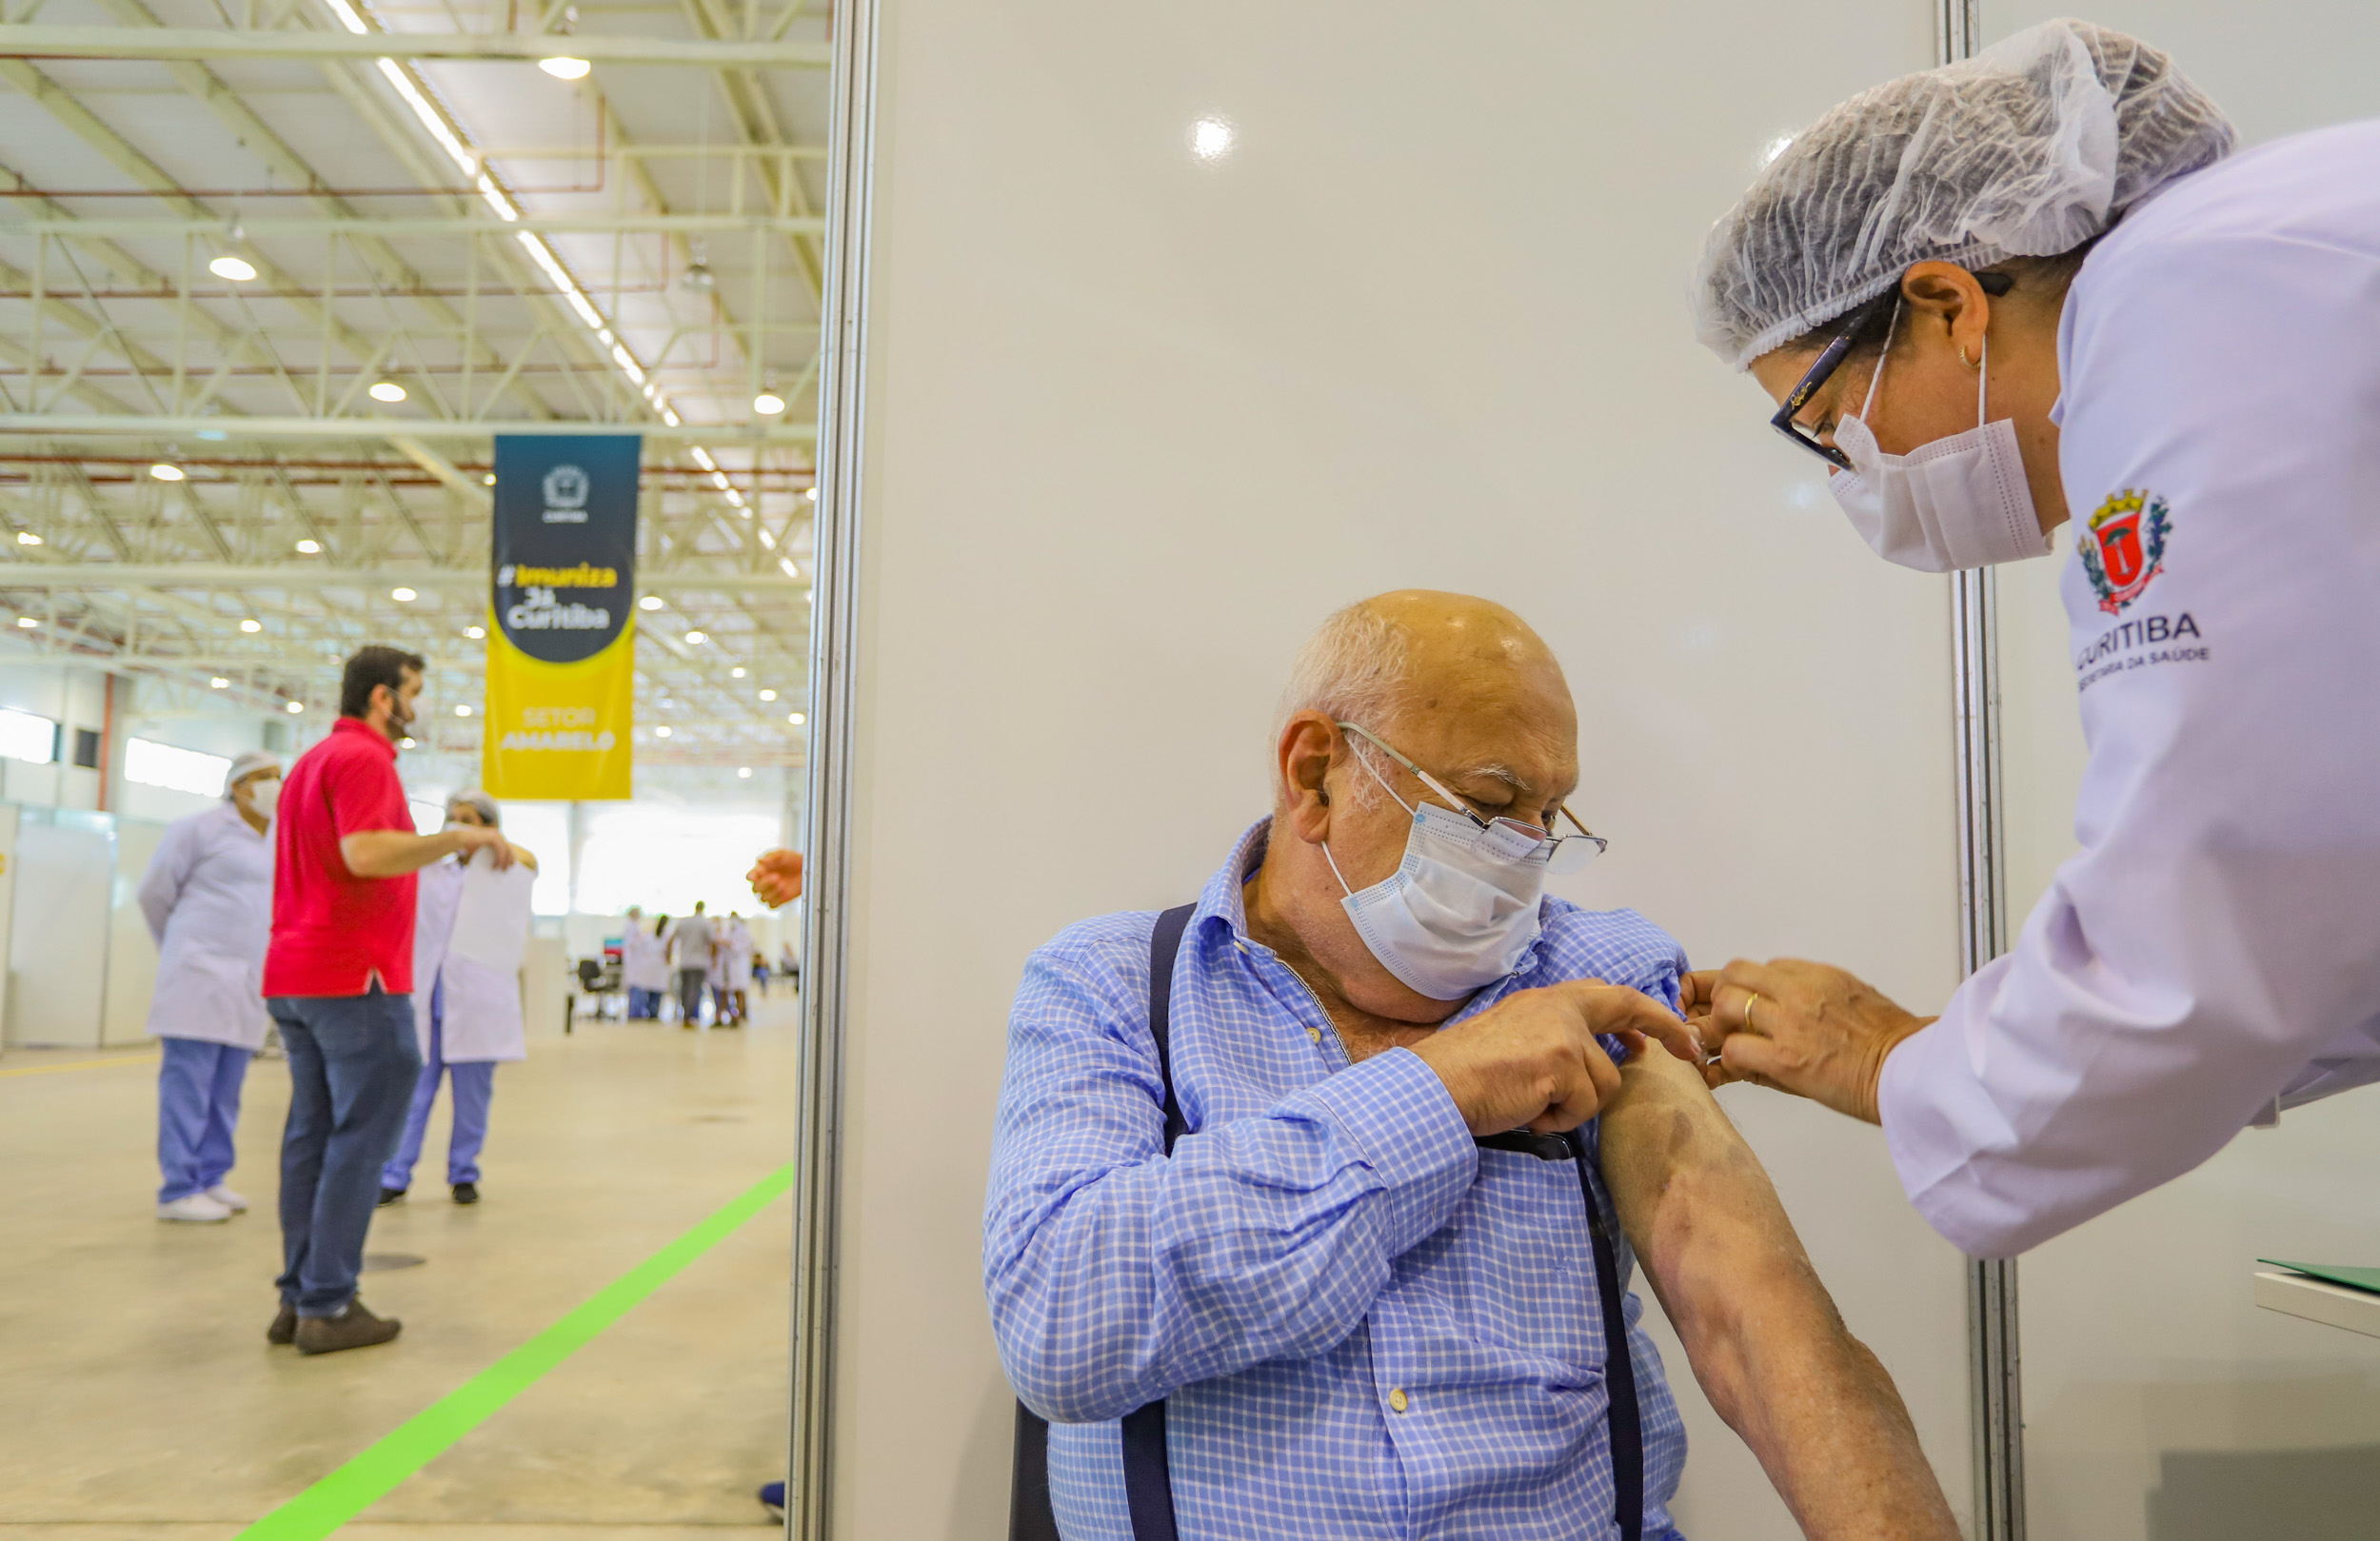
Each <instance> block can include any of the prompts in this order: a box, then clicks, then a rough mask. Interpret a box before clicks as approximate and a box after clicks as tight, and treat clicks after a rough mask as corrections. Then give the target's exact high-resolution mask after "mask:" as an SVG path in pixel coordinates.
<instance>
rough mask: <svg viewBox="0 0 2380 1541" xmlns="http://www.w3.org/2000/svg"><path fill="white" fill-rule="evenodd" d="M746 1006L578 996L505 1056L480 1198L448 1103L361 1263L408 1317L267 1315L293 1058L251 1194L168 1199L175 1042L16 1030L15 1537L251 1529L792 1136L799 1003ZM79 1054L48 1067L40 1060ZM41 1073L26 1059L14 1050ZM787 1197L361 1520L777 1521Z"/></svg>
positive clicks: (446, 1540)
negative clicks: (665, 1016)
mask: <svg viewBox="0 0 2380 1541" xmlns="http://www.w3.org/2000/svg"><path fill="white" fill-rule="evenodd" d="M755 1006H756V1010H755V1013H754V1017H755V1022H754V1025H753V1026H752V1027H751V1028H749V1029H746V1030H744V1031H743V1032H740V1033H705V1034H692V1033H684V1032H681V1031H680V1030H679V1029H678V1028H677V1027H676V1026H675V1025H674V1024H673V1025H670V1026H667V1027H662V1028H657V1027H654V1026H652V1025H650V1024H643V1025H639V1026H635V1027H629V1026H626V1025H624V1024H621V1023H616V1022H614V1023H597V1022H586V1021H582V1022H581V1023H580V1024H579V1029H578V1031H577V1032H576V1033H575V1034H573V1035H572V1036H570V1037H563V1036H562V1035H561V1034H560V1033H558V1032H557V1033H553V1034H551V1035H550V1036H548V1037H543V1038H539V1039H536V1040H534V1041H532V1043H531V1045H530V1051H529V1058H528V1060H527V1061H526V1063H523V1064H513V1065H506V1066H503V1067H501V1068H500V1069H499V1070H498V1071H497V1074H496V1094H495V1100H494V1107H493V1112H492V1114H491V1116H490V1119H489V1136H488V1141H487V1149H486V1153H485V1155H484V1156H483V1157H482V1166H483V1168H484V1171H485V1176H484V1177H483V1179H482V1184H481V1186H482V1189H483V1192H484V1193H485V1195H486V1198H485V1201H484V1202H483V1203H481V1204H480V1205H479V1206H478V1207H477V1208H472V1209H466V1208H461V1207H458V1206H457V1205H455V1204H454V1203H452V1202H451V1201H450V1200H449V1199H448V1197H447V1195H446V1182H445V1155H446V1103H445V1098H444V1097H443V1096H442V1098H441V1101H440V1106H439V1110H438V1113H437V1114H436V1115H435V1116H433V1118H432V1120H431V1124H430V1135H429V1139H428V1142H427V1147H426V1151H425V1153H424V1158H423V1162H422V1165H421V1167H420V1168H419V1169H418V1170H417V1171H416V1173H415V1176H414V1185H413V1190H412V1195H411V1196H410V1197H409V1198H407V1200H406V1201H405V1202H404V1203H402V1204H399V1205H396V1206H394V1207H392V1208H389V1209H387V1210H383V1211H381V1212H379V1214H378V1215H376V1217H375V1219H374V1222H373V1226H372V1234H371V1239H370V1242H369V1244H368V1246H367V1252H369V1253H374V1254H409V1255H416V1256H420V1257H422V1258H425V1259H426V1261H425V1262H424V1263H423V1264H422V1265H421V1266H419V1267H411V1268H405V1269H400V1270H393V1271H388V1272H378V1273H367V1274H366V1275H365V1278H364V1296H365V1299H366V1300H367V1302H368V1303H369V1304H370V1305H371V1306H372V1308H373V1309H374V1310H376V1311H378V1312H380V1313H382V1314H394V1315H396V1316H400V1317H402V1318H403V1319H404V1321H405V1334H404V1336H403V1337H401V1338H399V1339H398V1340H397V1341H396V1342H395V1343H393V1344H390V1345H388V1346H387V1347H385V1348H375V1349H367V1350H360V1351H357V1352H354V1353H340V1354H331V1355H326V1356H324V1357H322V1358H318V1359H306V1358H301V1357H300V1356H299V1355H298V1354H297V1353H295V1352H294V1351H292V1350H289V1349H274V1348H269V1347H268V1346H267V1344H266V1342H265V1337H264V1334H265V1327H266V1325H267V1323H268V1321H269V1320H270V1319H271V1317H272V1314H273V1309H274V1303H275V1302H274V1294H273V1289H272V1279H273V1276H274V1275H275V1274H277V1273H278V1272H279V1266H280V1250H279V1249H280V1237H279V1233H278V1228H277V1226H276V1225H275V1222H274V1219H273V1203H274V1194H275V1191H276V1188H277V1186H278V1184H277V1176H276V1170H277V1151H278V1147H279V1139H280V1131H281V1122H282V1116H283V1114H284V1111H285V1109H286V1108H287V1105H288V1075H287V1073H286V1071H285V1069H284V1066H283V1063H282V1062H281V1061H277V1060H259V1061H258V1062H257V1063H256V1064H255V1065H254V1067H253V1068H252V1069H251V1070H250V1072H249V1076H248V1096H247V1106H246V1108H245V1110H244V1112H243V1116H242V1118H241V1126H240V1134H239V1151H240V1160H239V1166H238V1169H237V1170H235V1171H234V1172H233V1173H232V1174H231V1176H230V1178H229V1182H230V1185H231V1186H232V1187H233V1188H236V1189H238V1190H240V1191H241V1192H242V1193H245V1194H246V1195H248V1198H249V1200H250V1201H251V1202H252V1203H253V1204H254V1205H255V1210H254V1212H252V1213H250V1214H248V1215H240V1216H238V1217H236V1218H234V1219H233V1220H231V1221H229V1222H228V1223H227V1224H224V1225H215V1226H190V1225H169V1224H164V1223H161V1222H159V1221H158V1220H156V1219H155V1218H154V1217H153V1215H154V1211H155V1191H156V1185H157V1171H156V1165H155V1159H154V1151H155V1141H156V1110H155V1096H156V1092H155V1068H154V1066H155V1060H154V1057H153V1056H152V1055H149V1054H146V1053H144V1054H138V1055H125V1056H121V1057H112V1058H110V1059H109V1060H108V1061H103V1062H101V1063H98V1064H92V1063H91V1061H92V1060H93V1059H94V1056H93V1055H92V1053H91V1052H90V1051H89V1050H82V1051H72V1052H50V1053H45V1052H40V1051H25V1052H18V1053H11V1054H10V1055H8V1056H7V1057H0V1238H5V1243H0V1452H5V1458H4V1459H0V1469H4V1470H5V1472H6V1480H5V1481H0V1541H64V1538H68V1537H72V1538H74V1541H98V1538H102V1537H104V1538H106V1541H229V1538H230V1537H232V1536H235V1535H237V1534H238V1533H239V1531H241V1530H242V1529H244V1528H245V1527H246V1526H247V1525H248V1524H249V1523H250V1522H252V1521H254V1520H256V1519H258V1518H260V1517H262V1516H263V1515H264V1514H265V1513H266V1512H267V1511H269V1510H271V1509H273V1508H274V1507H276V1506H277V1505H279V1504H281V1503H283V1502H285V1501H287V1500H288V1499H289V1498H290V1497H292V1496H294V1495H295V1494H297V1493H298V1492H301V1491H303V1490H304V1489H306V1488H307V1486H309V1485H310V1484H312V1483H313V1482H314V1481H316V1480H317V1479H319V1478H320V1477H322V1476H324V1475H325V1474H327V1473H328V1472H331V1471H332V1470H334V1469H336V1468H337V1467H339V1466H340V1465H341V1464H343V1463H344V1462H346V1461H347V1459H349V1458H350V1457H351V1456H353V1455H354V1454H356V1453H357V1452H360V1451H362V1450H363V1449H364V1448H365V1447H367V1445H369V1444H370V1443H372V1441H374V1440H375V1439H378V1438H379V1437H381V1436H382V1435H383V1434H386V1433H387V1432H388V1431H390V1430H391V1429H393V1428H395V1427H396V1426H397V1425H398V1424H400V1423H402V1422H403V1421H405V1420H406V1419H407V1417H410V1416H411V1415H412V1414H414V1413H418V1412H420V1411H421V1410H422V1409H423V1408H425V1407H426V1406H428V1405H429V1404H430V1403H432V1402H434V1401H436V1400H437V1399H438V1398H439V1397H441V1396H443V1395H445V1394H446V1393H448V1392H450V1391H452V1390H453V1389H454V1388H456V1387H457V1386H460V1385H462V1384H463V1383H464V1382H465V1381H466V1380H468V1379H470V1378H471V1377H472V1376H473V1375H474V1374H476V1373H479V1372H480V1371H482V1370H484V1369H486V1367H487V1366H488V1365H489V1364H490V1363H492V1362H493V1361H495V1360H496V1359H497V1358H498V1357H500V1356H501V1355H503V1354H504V1353H506V1352H507V1351H509V1350H511V1349H512V1348H514V1347H516V1346H518V1345H519V1344H521V1343H522V1342H524V1341H526V1340H527V1339H528V1338H530V1337H532V1336H534V1335H536V1334H537V1333H539V1332H540V1331H542V1330H543V1329H545V1327H547V1326H548V1325H550V1324H551V1323H552V1322H554V1321H555V1320H556V1319H557V1318H559V1317H560V1316H562V1315H563V1314H565V1312H567V1311H568V1310H569V1309H570V1308H571V1307H573V1306H575V1305H577V1304H578V1303H579V1302H581V1301H582V1300H584V1299H585V1298H586V1297H587V1296H588V1295H589V1294H593V1293H594V1292H595V1291H596V1290H597V1289H599V1288H600V1287H602V1286H603V1285H605V1284H606V1283H608V1282H609V1281H610V1280H612V1279H613V1278H615V1277H617V1276H618V1275H620V1274H623V1273H625V1271H626V1270H627V1269H629V1268H630V1267H631V1266H633V1265H634V1264H636V1263H638V1262H640V1261H642V1260H643V1259H644V1258H645V1257H646V1256H648V1255H651V1254H652V1253H654V1252H656V1251H658V1250H659V1249H660V1248H661V1247H663V1246H664V1244H666V1243H667V1242H669V1241H670V1240H672V1239H673V1238H675V1237H676V1236H677V1235H680V1234H681V1233H682V1232H684V1231H685V1230H686V1229H687V1228H688V1227H690V1226H692V1225H693V1224H695V1223H696V1222H697V1221H698V1220H700V1219H702V1218H703V1217H704V1215H708V1214H710V1213H711V1212H712V1211H714V1210H716V1209H718V1208H719V1207H720V1206H721V1205H723V1204H724V1203H726V1202H727V1201H728V1200H729V1199H731V1198H733V1197H735V1196H736V1195H739V1194H741V1193H743V1192H744V1190H745V1189H747V1188H749V1187H750V1186H751V1185H752V1184H753V1183H754V1182H756V1181H758V1180H759V1179H760V1178H762V1177H763V1176H766V1175H767V1174H768V1173H769V1172H771V1171H772V1170H774V1169H775V1168H777V1167H779V1166H781V1165H783V1163H784V1162H785V1161H787V1160H788V1159H790V1157H791V1155H792V1106H793V1086H794V1052H793V1051H794V1043H793V1005H792V1001H791V998H789V997H786V996H783V995H781V996H780V997H779V998H777V999H776V1000H774V1001H770V1002H766V1003H765V1004H763V1003H760V1002H755ZM50 1065H56V1066H58V1067H60V1068H57V1069H55V1070H54V1071H50V1070H49V1069H48V1068H47V1067H48V1066H50ZM28 1070H31V1071H35V1072H37V1073H35V1074H30V1075H20V1074H15V1073H16V1072H20V1071H28ZM791 1237H792V1225H791V1213H790V1208H789V1203H788V1200H786V1199H784V1198H782V1197H781V1198H779V1199H777V1200H776V1201H775V1202H773V1203H772V1204H771V1205H770V1206H769V1207H768V1208H767V1209H765V1210H764V1211H763V1212H762V1213H761V1214H760V1215H757V1216H755V1217H754V1218H753V1219H752V1220H750V1221H749V1222H747V1223H746V1224H745V1225H744V1227H743V1229H741V1230H740V1231H738V1232H736V1233H735V1234H734V1235H731V1236H729V1237H728V1238H727V1239H726V1240H724V1241H723V1242H721V1243H720V1244H719V1245H718V1246H717V1247H715V1248H714V1249H712V1250H711V1251H710V1252H709V1253H707V1254H705V1255H703V1256H702V1257H700V1258H698V1259H697V1260H696V1261H695V1262H694V1263H693V1264H692V1265H691V1266H689V1267H688V1268H687V1269H686V1270H685V1271H684V1273H682V1274H679V1275H678V1276H677V1277H676V1278H674V1279H671V1280H670V1281H669V1282H667V1283H665V1284H664V1285H663V1286H662V1287H661V1288H660V1290H659V1291H657V1292H656V1293H655V1294H653V1295H652V1296H651V1297H650V1298H648V1299H646V1300H645V1301H644V1302H643V1303H642V1304H640V1305H638V1306H637V1307H635V1308H634V1309H633V1310H631V1311H630V1312H629V1313H628V1314H626V1315H625V1316H624V1317H622V1318H621V1319H620V1320H619V1321H617V1322H615V1323H614V1324H613V1325H612V1326H611V1327H610V1328H608V1329H607V1330H606V1331H605V1332H604V1333H603V1334H602V1335H600V1336H599V1337H597V1338H596V1339H595V1340H594V1341H593V1342H591V1343H589V1344H588V1345H587V1346H586V1347H585V1348H583V1349H582V1350H580V1351H579V1353H577V1354H576V1355H574V1356H573V1357H571V1358H570V1359H568V1360H565V1362H564V1363H563V1364H562V1365H560V1366H559V1367H557V1368H556V1369H555V1370H553V1371H552V1372H551V1373H548V1374H547V1375H545V1378H544V1379H542V1380H540V1381H538V1382H537V1383H536V1384H534V1385H532V1386H530V1387H529V1388H528V1389H527V1390H526V1391H525V1392H523V1393H521V1394H520V1395H519V1396H518V1397H517V1398H515V1399H514V1400H513V1401H512V1402H511V1403H510V1404H508V1405H507V1406H506V1407H505V1408H504V1409H503V1410H502V1411H501V1412H499V1413H496V1414H495V1415H494V1416H493V1417H491V1418H490V1419H488V1420H487V1421H486V1423H484V1424H482V1425H481V1426H480V1427H479V1428H477V1429H476V1430H474V1431H472V1432H470V1433H469V1434H467V1435H466V1436H465V1438H464V1439H463V1440H462V1442H461V1443H459V1444H457V1445H456V1446H454V1447H453V1448H452V1449H450V1450H448V1451H447V1452H445V1453H444V1454H443V1455H441V1456H439V1457H438V1458H437V1459H436V1460H434V1461H432V1462H431V1463H430V1464H429V1465H427V1466H426V1467H425V1468H423V1469H422V1470H421V1471H420V1472H416V1473H415V1474H414V1475H413V1476H412V1477H410V1478H409V1479H407V1481H406V1482H405V1483H403V1484H402V1485H401V1486H399V1487H398V1488H397V1489H396V1490H395V1491H393V1492H390V1493H389V1494H388V1495H387V1497H385V1498H383V1499H382V1500H381V1501H380V1502H379V1503H378V1504H376V1505H375V1506H373V1507H372V1508H371V1509H370V1510H368V1511H367V1512H366V1513H365V1514H364V1516H363V1517H362V1519H360V1520H359V1521H358V1522H356V1523H355V1524H353V1525H350V1526H349V1527H348V1528H347V1530H346V1531H342V1532H341V1533H342V1534H343V1535H347V1536H354V1537H357V1538H359V1541H400V1538H405V1541H413V1538H421V1541H428V1538H433V1537H434V1538H436V1541H499V1538H500V1541H580V1538H587V1537H594V1536H597V1535H600V1536H601V1537H603V1538H604V1541H680V1538H684V1537H691V1536H695V1535H698V1534H699V1535H703V1536H705V1537H708V1536H713V1535H716V1534H717V1533H718V1528H720V1527H737V1528H744V1529H751V1528H754V1527H759V1526H763V1525H765V1524H766V1523H767V1519H766V1515H765V1513H764V1511H762V1509H761V1508H760V1506H759V1504H758V1503H757V1502H755V1501H754V1499H753V1496H752V1492H753V1489H754V1488H755V1487H757V1486H758V1485H759V1484H760V1483H762V1482H764V1481H766V1480H768V1479H770V1478H772V1477H776V1476H781V1475H783V1463H784V1441H785V1399H786V1394H787V1358H786V1355H787V1304H786V1301H787V1276H788V1256H789V1252H790V1248H791V1244H792V1241H791Z"/></svg>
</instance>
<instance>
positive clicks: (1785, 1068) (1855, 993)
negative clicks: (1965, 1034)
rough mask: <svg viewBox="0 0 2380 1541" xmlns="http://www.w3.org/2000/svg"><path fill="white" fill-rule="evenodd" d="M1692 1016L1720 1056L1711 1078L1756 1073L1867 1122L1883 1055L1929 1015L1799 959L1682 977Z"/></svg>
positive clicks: (1764, 1082)
mask: <svg viewBox="0 0 2380 1541" xmlns="http://www.w3.org/2000/svg"><path fill="white" fill-rule="evenodd" d="M1681 1004H1682V1005H1683V1007H1684V1009H1685V1012H1686V1019H1687V1020H1688V1021H1689V1022H1690V1023H1692V1024H1693V1026H1694V1028H1695V1030H1696V1034H1697V1035H1698V1036H1699V1037H1701V1039H1702V1041H1703V1042H1704V1043H1705V1044H1707V1045H1709V1046H1710V1047H1711V1048H1712V1049H1713V1050H1714V1051H1715V1056H1714V1057H1713V1058H1712V1060H1711V1062H1710V1063H1709V1064H1707V1065H1705V1066H1704V1067H1703V1078H1704V1079H1705V1080H1707V1081H1709V1082H1710V1083H1711V1084H1712V1085H1713V1086H1723V1085H1725V1084H1726V1083H1728V1082H1729V1081H1752V1082H1755V1083H1756V1084H1758V1085H1761V1086H1772V1087H1775V1088H1776V1089H1777V1090H1779V1091H1784V1092H1792V1093H1794V1094H1795V1095H1796V1096H1806V1097H1808V1098H1810V1099H1811V1100H1812V1101H1814V1102H1823V1103H1824V1104H1826V1105H1827V1106H1828V1107H1830V1108H1833V1109H1834V1110H1835V1112H1837V1113H1847V1114H1849V1115H1851V1116H1853V1117H1854V1118H1864V1119H1866V1120H1867V1121H1868V1122H1870V1123H1878V1122H1881V1121H1882V1120H1881V1119H1880V1117H1879V1116H1878V1115H1877V1112H1876V1083H1877V1081H1878V1080H1879V1079H1880V1078H1881V1077H1882V1076H1883V1074H1884V1059H1885V1057H1886V1056H1887V1055H1890V1054H1891V1053H1892V1052H1893V1049H1894V1046H1895V1045H1896V1044H1898V1043H1899V1042H1900V1040H1901V1039H1903V1038H1905V1037H1909V1036H1910V1035H1911V1034H1912V1033H1914V1032H1916V1031H1917V1030H1918V1029H1919V1028H1921V1027H1923V1026H1925V1025H1926V1024H1927V1023H1928V1022H1931V1021H1933V1020H1934V1018H1933V1017H1918V1016H1914V1015H1913V1014H1911V1013H1909V1012H1906V1011H1903V1010H1902V1009H1901V1008H1900V1007H1899V1006H1896V1005H1894V1003H1893V1002H1892V1001H1890V1000H1888V999H1886V998H1884V996H1883V995H1882V994H1880V993H1879V992H1878V991H1877V990H1876V989H1875V988H1874V986H1872V985H1869V984H1867V983H1866V982H1864V981H1863V980H1861V979H1859V978H1855V977H1854V976H1852V975H1850V974H1847V973H1845V972H1844V971H1843V970H1841V969H1838V968H1835V967H1832V966H1830V965H1828V964H1825V963H1811V962H1805V961H1803V960H1802V959H1800V958H1772V959H1771V960H1769V961H1768V962H1766V963H1755V962H1753V961H1751V960H1750V959H1749V958H1737V959H1735V961H1734V962H1732V963H1730V964H1728V965H1727V967H1725V968H1723V969H1718V970H1704V971H1701V972H1698V973H1695V974H1689V975H1687V976H1686V978H1685V980H1684V983H1683V987H1682V990H1681Z"/></svg>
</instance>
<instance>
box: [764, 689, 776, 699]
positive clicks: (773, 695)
mask: <svg viewBox="0 0 2380 1541" xmlns="http://www.w3.org/2000/svg"><path fill="white" fill-rule="evenodd" d="M776 699H777V692H775V691H774V690H764V691H762V692H761V700H763V701H775V700H776Z"/></svg>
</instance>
